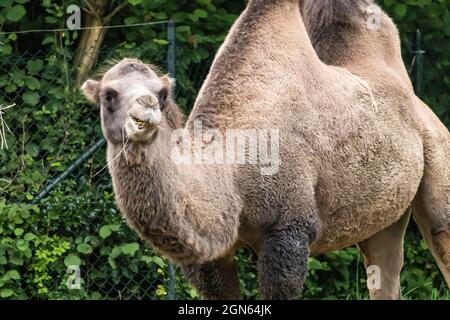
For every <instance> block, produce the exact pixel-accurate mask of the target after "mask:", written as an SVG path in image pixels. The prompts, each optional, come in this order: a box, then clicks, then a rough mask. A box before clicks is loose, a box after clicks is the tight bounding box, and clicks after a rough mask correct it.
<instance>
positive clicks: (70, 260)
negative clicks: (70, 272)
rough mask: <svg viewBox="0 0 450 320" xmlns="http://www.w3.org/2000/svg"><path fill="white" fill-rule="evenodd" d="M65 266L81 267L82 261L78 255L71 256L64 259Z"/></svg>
mask: <svg viewBox="0 0 450 320" xmlns="http://www.w3.org/2000/svg"><path fill="white" fill-rule="evenodd" d="M64 264H65V265H66V267H69V266H79V265H80V264H81V260H80V258H78V257H77V256H76V255H73V254H70V255H68V256H67V257H66V258H65V259H64Z"/></svg>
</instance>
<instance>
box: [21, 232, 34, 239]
mask: <svg viewBox="0 0 450 320" xmlns="http://www.w3.org/2000/svg"><path fill="white" fill-rule="evenodd" d="M34 238H36V236H35V235H34V234H32V233H31V232H28V233H25V235H24V236H23V239H24V240H26V241H31V240H33V239H34Z"/></svg>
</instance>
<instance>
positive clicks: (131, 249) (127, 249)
mask: <svg viewBox="0 0 450 320" xmlns="http://www.w3.org/2000/svg"><path fill="white" fill-rule="evenodd" d="M120 248H121V249H122V252H123V253H125V254H128V255H130V256H134V255H135V254H136V252H137V251H138V250H139V244H138V243H136V242H133V243H127V244H123V245H122V246H121V247H120Z"/></svg>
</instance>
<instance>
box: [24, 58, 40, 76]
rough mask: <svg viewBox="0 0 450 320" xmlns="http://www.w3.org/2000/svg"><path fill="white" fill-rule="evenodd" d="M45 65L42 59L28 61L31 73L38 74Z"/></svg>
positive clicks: (28, 68)
mask: <svg viewBox="0 0 450 320" xmlns="http://www.w3.org/2000/svg"><path fill="white" fill-rule="evenodd" d="M43 67H44V62H43V61H42V60H30V61H28V62H27V70H28V72H29V73H30V74H37V73H38V72H39V71H41V70H42V68H43Z"/></svg>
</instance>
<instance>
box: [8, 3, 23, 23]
mask: <svg viewBox="0 0 450 320" xmlns="http://www.w3.org/2000/svg"><path fill="white" fill-rule="evenodd" d="M25 13H26V11H25V8H24V7H23V6H22V5H20V4H18V5H15V6H14V7H12V8H11V9H9V10H8V13H7V14H6V18H7V19H8V20H9V21H12V22H17V21H19V20H20V19H22V18H23V16H24V15H25Z"/></svg>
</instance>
